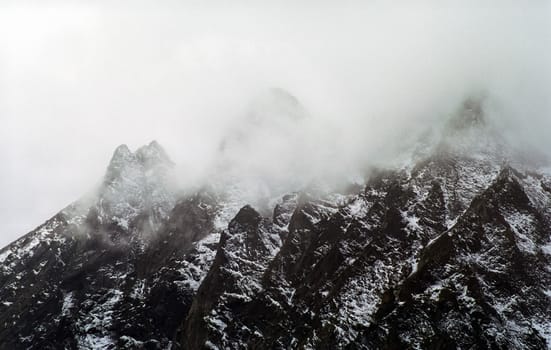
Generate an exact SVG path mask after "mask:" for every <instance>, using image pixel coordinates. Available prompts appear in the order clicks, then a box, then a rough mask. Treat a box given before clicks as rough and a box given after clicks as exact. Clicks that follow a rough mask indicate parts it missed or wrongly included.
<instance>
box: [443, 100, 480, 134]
mask: <svg viewBox="0 0 551 350" xmlns="http://www.w3.org/2000/svg"><path fill="white" fill-rule="evenodd" d="M485 103H486V97H485V95H483V94H480V95H473V96H469V97H467V98H466V99H465V100H463V103H462V104H461V106H460V107H459V109H458V110H457V111H456V112H455V113H454V115H453V116H452V117H451V118H450V119H449V120H448V123H447V125H446V127H447V131H448V132H451V133H454V132H459V131H462V130H469V129H473V128H482V127H484V126H485V125H486V124H487V121H486V113H485Z"/></svg>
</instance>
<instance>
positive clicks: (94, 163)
mask: <svg viewBox="0 0 551 350" xmlns="http://www.w3.org/2000/svg"><path fill="white" fill-rule="evenodd" d="M0 7H1V8H0V33H1V34H0V121H1V128H0V162H1V164H2V165H3V171H2V174H1V175H0V193H2V198H1V199H0V203H1V213H0V223H1V225H2V226H1V227H0V228H1V231H2V234H1V235H0V245H4V244H6V243H8V242H9V241H11V240H13V239H15V238H16V237H18V236H19V235H21V234H23V233H24V232H25V231H28V230H30V229H32V228H34V227H35V226H36V225H38V224H40V223H41V222H43V221H44V220H45V219H46V218H48V217H49V216H51V215H52V214H54V213H55V212H57V211H58V210H59V209H60V208H62V207H64V206H65V205H66V204H68V203H70V202H71V201H73V200H74V199H76V198H78V197H79V196H80V195H81V194H83V193H84V192H86V191H87V190H88V189H90V188H93V186H94V184H96V183H97V182H99V181H100V179H101V177H102V175H103V173H104V171H105V167H106V165H107V163H108V161H109V158H110V156H111V154H112V151H113V150H114V148H115V147H116V146H117V145H119V144H121V143H127V144H129V146H130V147H131V148H133V149H135V148H137V147H139V146H140V145H142V144H146V143H148V142H149V141H150V140H152V139H156V140H158V141H159V142H160V143H161V144H162V145H163V146H164V147H165V148H166V149H167V151H168V153H169V154H170V156H171V157H172V158H173V160H174V161H175V162H176V163H177V164H178V166H179V174H180V178H181V181H182V183H183V184H184V185H186V186H194V185H197V184H199V183H200V182H201V181H203V180H204V179H205V176H207V174H209V173H210V172H212V169H213V168H212V167H213V164H216V163H217V162H219V159H220V157H221V156H220V154H221V153H222V154H225V155H224V156H223V157H222V158H223V159H224V160H225V162H227V163H229V166H231V167H232V168H233V169H237V170H234V171H235V173H236V174H240V173H243V175H244V176H260V177H263V176H265V177H273V178H275V179H277V181H284V180H283V179H292V180H305V181H306V180H307V178H308V177H311V176H313V175H315V174H320V173H324V174H333V175H334V176H339V175H341V174H352V173H353V172H354V171H357V170H359V169H360V168H361V167H363V166H365V165H366V164H372V163H381V162H385V161H386V160H387V159H391V158H392V157H393V156H394V155H395V154H396V153H397V152H399V151H400V150H401V149H403V148H404V147H407V146H408V143H407V142H409V141H411V140H414V139H415V137H416V135H418V134H419V133H421V132H422V130H424V129H425V128H426V127H428V126H431V125H438V124H439V123H442V122H443V120H445V119H446V118H447V117H448V116H449V115H450V114H451V113H453V112H454V111H455V110H456V109H457V108H458V106H459V105H460V104H461V103H462V101H463V100H464V98H466V97H468V96H471V95H472V94H473V93H478V92H480V91H484V93H485V94H487V95H488V98H489V100H490V101H491V108H490V109H489V112H490V115H489V117H490V119H492V120H493V122H494V123H495V124H497V125H500V126H501V127H502V129H503V130H504V132H505V133H506V134H507V135H508V137H509V139H511V140H512V141H513V142H515V143H518V144H523V145H524V144H526V145H529V146H530V147H534V148H536V149H538V150H541V151H543V152H548V150H551V141H549V138H548V137H547V135H546V134H547V131H548V130H550V129H551V114H550V112H551V106H550V103H551V102H550V99H549V95H550V88H551V67H550V63H549V62H551V45H550V42H551V29H550V27H549V25H548V20H549V15H550V13H551V12H550V6H549V4H548V2H544V1H530V2H528V3H524V4H522V5H520V4H516V3H513V2H499V3H498V2H494V1H482V2H480V1H478V2H462V3H461V5H451V4H443V3H442V2H435V1H421V2H418V3H417V4H410V3H404V4H401V5H400V6H398V5H393V6H391V5H386V4H381V3H380V2H378V1H373V2H345V3H339V4H337V3H336V2H329V1H322V2H316V3H313V2H304V3H302V4H300V5H297V4H294V3H292V2H278V4H277V6H276V4H275V2H274V4H269V3H264V4H256V3H249V2H246V1H242V2H232V3H231V5H230V4H229V3H225V2H215V1H213V2H209V3H204V2H201V3H199V2H185V4H184V3H179V2H163V4H162V5H156V6H153V5H152V4H145V3H139V2H138V3H137V2H117V4H111V3H110V2H92V1H90V2H85V1H83V2H60V1H58V2H50V3H48V4H45V3H43V2H36V3H33V2H27V3H26V4H25V5H21V4H17V3H16V2H13V3H10V2H5V3H3V4H2V5H0ZM273 88H279V89H282V90H275V91H280V92H281V96H279V98H280V99H277V98H276V102H274V101H271V100H270V98H269V97H268V98H267V97H266V96H267V95H268V96H269V95H270V94H271V92H273V91H274V90H272V89H273ZM282 96H283V97H282ZM272 97H273V96H272ZM266 99H267V100H266ZM293 99H296V102H297V104H296V106H297V109H298V110H301V113H303V115H302V114H301V116H300V117H299V118H295V119H293V117H290V118H289V116H288V115H287V114H289V110H286V108H287V107H288V105H289V104H290V105H292V104H293V103H292V101H293ZM259 101H260V102H259ZM262 101H263V102H262ZM270 101H271V102H270ZM262 103H267V105H266V106H262ZM282 108H283V110H282ZM264 112H265V113H266V115H263V113H264ZM251 113H252V114H255V113H256V114H257V116H256V117H254V116H253V117H251ZM293 113H294V111H291V114H293ZM255 118H256V119H255ZM286 118H287V119H286ZM224 145H225V146H224ZM221 147H222V148H223V147H226V151H225V153H224V152H223V151H221ZM216 166H222V165H216Z"/></svg>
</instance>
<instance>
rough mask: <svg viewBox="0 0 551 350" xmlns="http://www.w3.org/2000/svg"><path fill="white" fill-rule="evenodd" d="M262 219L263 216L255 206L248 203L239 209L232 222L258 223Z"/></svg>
mask: <svg viewBox="0 0 551 350" xmlns="http://www.w3.org/2000/svg"><path fill="white" fill-rule="evenodd" d="M261 219H262V216H261V215H260V214H259V213H258V212H257V211H256V210H255V209H254V208H253V207H251V206H250V205H248V204H247V205H245V206H244V207H243V208H241V209H240V210H239V212H238V213H237V215H235V217H234V218H233V220H232V223H237V224H253V225H256V224H258V222H260V220H261Z"/></svg>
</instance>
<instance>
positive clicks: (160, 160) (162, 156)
mask: <svg viewBox="0 0 551 350" xmlns="http://www.w3.org/2000/svg"><path fill="white" fill-rule="evenodd" d="M173 166H174V163H173V162H172V161H171V160H170V158H169V157H168V155H167V153H166V152H165V150H164V149H163V147H162V146H161V145H160V144H159V143H158V142H157V141H152V142H150V143H149V144H147V145H144V146H142V147H140V148H138V149H137V150H136V151H135V152H132V151H131V150H130V148H129V147H128V146H127V145H126V144H122V145H120V146H118V147H117V148H116V149H115V151H114V152H113V156H112V157H111V161H110V162H109V165H108V167H107V172H106V174H105V177H104V181H105V183H107V184H109V183H112V182H113V181H115V180H116V179H118V178H120V177H121V176H122V177H126V178H135V177H136V176H138V175H139V174H145V173H148V172H150V171H152V170H153V172H158V171H161V172H164V171H165V169H167V168H171V167H173Z"/></svg>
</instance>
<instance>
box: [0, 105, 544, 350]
mask: <svg viewBox="0 0 551 350" xmlns="http://www.w3.org/2000/svg"><path fill="white" fill-rule="evenodd" d="M458 115H459V117H457V118H460V119H461V118H463V119H461V120H462V121H461V120H459V121H458V120H456V119H454V120H452V121H451V122H450V123H449V125H448V126H447V128H448V129H447V131H446V132H444V133H443V135H444V137H443V138H442V139H440V140H437V142H434V144H433V145H432V147H431V148H430V149H429V150H428V151H425V152H422V153H421V154H420V155H419V154H418V156H417V158H415V159H414V161H413V162H411V163H408V164H405V165H404V166H401V167H398V168H397V169H390V170H373V171H371V173H370V174H369V175H368V176H367V179H366V182H365V184H364V185H363V186H362V187H361V188H354V187H351V188H350V189H349V190H348V191H346V192H345V193H337V192H332V193H323V194H321V193H311V192H309V191H307V190H300V191H297V192H293V193H288V194H286V195H284V196H282V197H280V198H277V199H270V200H267V201H266V202H265V203H264V207H263V208H262V210H260V208H253V207H252V206H250V205H244V206H242V205H241V204H239V203H240V202H239V201H238V200H237V199H236V198H238V197H239V192H238V191H237V192H236V190H235V189H236V188H235V187H232V186H228V187H227V191H226V192H224V191H223V190H222V191H220V186H218V187H217V190H216V191H215V190H213V189H212V188H205V189H202V190H199V191H197V192H195V193H192V194H177V192H176V191H174V189H173V188H172V186H171V183H170V169H171V167H172V163H171V162H170V160H169V159H168V157H167V156H166V154H165V153H164V151H163V150H162V148H161V147H160V146H159V145H158V144H157V143H152V144H150V145H148V146H144V147H143V148H140V149H139V150H137V151H136V152H134V153H132V152H131V151H130V150H128V148H127V147H126V146H121V147H119V148H118V149H117V150H116V151H115V154H114V156H113V159H112V161H111V164H110V165H109V167H108V170H107V174H106V176H105V179H104V181H103V183H102V186H101V188H100V189H99V191H98V192H97V194H95V195H94V196H92V197H91V198H86V199H85V200H81V201H79V202H76V203H74V204H73V205H71V206H69V207H68V208H66V209H64V210H62V211H61V212H60V213H59V214H57V215H56V216H54V217H53V218H52V219H50V220H48V221H47V222H46V223H45V224H44V225H42V226H40V227H38V228H37V229H36V230H34V231H32V232H30V233H28V234H27V235H25V236H23V237H22V238H21V239H19V240H17V241H16V242H14V243H12V244H10V245H9V246H7V247H5V248H4V249H2V250H1V251H0V262H1V266H0V348H6V349H60V348H66V349H73V348H75V349H96V348H101V349H169V348H171V349H203V348H211V349H243V348H250V349H409V348H412V349H465V348H467V349H546V348H547V349H550V348H551V287H550V286H551V174H550V173H549V172H548V171H544V170H541V169H538V168H537V167H535V166H528V165H526V164H523V163H520V162H516V161H515V160H514V158H512V157H511V156H510V153H508V152H507V149H506V147H503V145H502V141H501V139H499V137H496V135H494V134H492V133H491V132H490V131H489V129H488V125H487V123H486V122H485V121H484V119H483V107H482V106H481V105H480V103H479V102H477V101H476V100H468V101H467V102H466V103H465V105H464V106H463V108H462V110H461V111H460V112H459V113H458ZM481 137H483V138H482V139H481ZM477 140H478V141H477ZM475 141H476V142H475ZM266 208H268V209H269V210H267V209H266Z"/></svg>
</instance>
